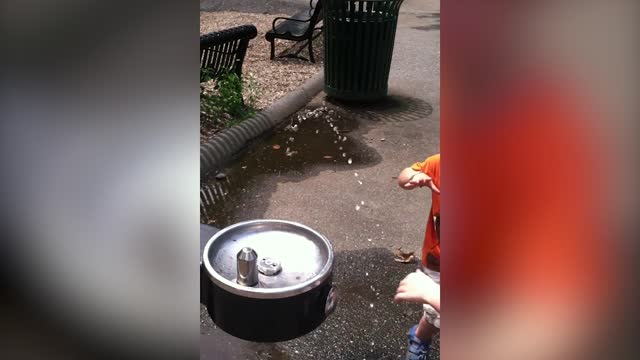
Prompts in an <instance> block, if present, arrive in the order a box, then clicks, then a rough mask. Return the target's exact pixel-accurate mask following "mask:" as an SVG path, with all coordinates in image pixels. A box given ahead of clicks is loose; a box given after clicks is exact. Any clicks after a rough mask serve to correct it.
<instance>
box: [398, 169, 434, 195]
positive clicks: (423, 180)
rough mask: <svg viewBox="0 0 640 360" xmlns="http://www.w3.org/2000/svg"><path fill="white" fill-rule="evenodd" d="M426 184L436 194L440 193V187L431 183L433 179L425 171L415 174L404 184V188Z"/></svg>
mask: <svg viewBox="0 0 640 360" xmlns="http://www.w3.org/2000/svg"><path fill="white" fill-rule="evenodd" d="M423 186H428V187H429V188H430V189H431V190H432V191H433V192H435V193H436V194H440V189H438V187H437V186H436V185H435V184H434V183H433V179H431V177H430V176H429V175H427V174H425V173H422V172H421V173H417V174H415V175H414V176H413V177H412V178H411V180H409V182H408V183H406V184H405V186H404V188H405V189H413V188H415V187H423Z"/></svg>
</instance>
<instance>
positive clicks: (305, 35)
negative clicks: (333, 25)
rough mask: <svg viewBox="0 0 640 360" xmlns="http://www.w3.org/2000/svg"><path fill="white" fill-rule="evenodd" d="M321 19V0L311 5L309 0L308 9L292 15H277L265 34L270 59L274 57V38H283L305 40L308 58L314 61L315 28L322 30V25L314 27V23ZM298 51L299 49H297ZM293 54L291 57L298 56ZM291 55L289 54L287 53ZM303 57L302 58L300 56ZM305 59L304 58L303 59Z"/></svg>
mask: <svg viewBox="0 0 640 360" xmlns="http://www.w3.org/2000/svg"><path fill="white" fill-rule="evenodd" d="M320 21H322V0H318V1H317V2H316V6H315V7H314V6H313V0H310V1H309V9H306V10H302V11H300V12H298V13H296V14H295V15H293V16H292V17H289V18H286V17H277V18H275V19H274V20H273V24H272V25H271V30H269V31H268V32H267V33H266V34H265V38H266V39H267V41H269V42H270V43H271V60H273V59H274V58H275V54H276V53H275V52H276V50H275V40H276V39H283V40H289V41H296V42H301V41H305V40H306V41H307V42H308V47H309V60H310V61H311V62H312V63H315V59H314V58H313V45H312V44H313V39H315V37H317V35H316V36H315V37H314V31H315V30H322V27H319V28H316V25H318V23H319V22H320ZM298 52H299V51H298ZM297 55H298V54H297V53H296V54H294V55H293V57H299V56H297ZM289 56H291V55H289ZM302 59H304V58H302ZM304 60H306V59H304Z"/></svg>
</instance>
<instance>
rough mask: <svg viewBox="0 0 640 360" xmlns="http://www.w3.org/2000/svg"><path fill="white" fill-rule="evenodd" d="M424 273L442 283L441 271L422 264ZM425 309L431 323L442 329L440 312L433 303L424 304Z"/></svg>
mask: <svg viewBox="0 0 640 360" xmlns="http://www.w3.org/2000/svg"><path fill="white" fill-rule="evenodd" d="M420 270H422V272H423V273H425V274H426V275H427V276H428V277H430V278H431V279H433V281H435V282H436V283H438V284H440V273H439V272H437V271H433V270H429V269H427V268H426V267H424V266H422V267H421V268H420ZM422 307H423V309H424V317H425V318H426V319H427V321H428V322H429V324H431V325H433V326H435V327H437V328H438V329H440V313H439V312H438V311H437V310H436V309H434V308H433V306H431V305H427V304H424V305H422Z"/></svg>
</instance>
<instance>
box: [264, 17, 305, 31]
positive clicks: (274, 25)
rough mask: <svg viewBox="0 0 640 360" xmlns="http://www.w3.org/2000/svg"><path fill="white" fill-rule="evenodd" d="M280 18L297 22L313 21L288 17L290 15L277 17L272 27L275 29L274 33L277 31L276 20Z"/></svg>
mask: <svg viewBox="0 0 640 360" xmlns="http://www.w3.org/2000/svg"><path fill="white" fill-rule="evenodd" d="M278 20H289V21H297V22H301V23H306V22H309V21H311V19H307V20H300V19H294V18H288V17H277V18H275V19H273V23H272V24H271V29H272V30H273V32H274V33H277V31H276V22H277V21H278Z"/></svg>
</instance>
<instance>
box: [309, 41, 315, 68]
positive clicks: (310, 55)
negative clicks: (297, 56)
mask: <svg viewBox="0 0 640 360" xmlns="http://www.w3.org/2000/svg"><path fill="white" fill-rule="evenodd" d="M309 60H310V61H311V62H312V63H314V64H315V62H316V60H315V59H314V58H313V37H311V39H309Z"/></svg>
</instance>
